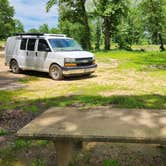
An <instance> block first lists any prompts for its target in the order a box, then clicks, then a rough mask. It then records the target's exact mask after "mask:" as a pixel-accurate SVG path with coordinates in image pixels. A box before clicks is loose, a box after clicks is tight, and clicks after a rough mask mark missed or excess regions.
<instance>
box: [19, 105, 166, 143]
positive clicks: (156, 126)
mask: <svg viewBox="0 0 166 166" xmlns="http://www.w3.org/2000/svg"><path fill="white" fill-rule="evenodd" d="M17 136H18V137H22V138H30V139H50V140H58V139H60V140H76V139H78V140H82V141H102V142H104V141H111V142H130V143H132V142H136V143H157V144H158V143H159V144H160V143H161V144H162V143H164V144H166V110H145V109H112V108H110V107H96V108H88V109H79V108H75V107H66V108H56V107H55V108H51V109H49V110H47V111H46V112H44V113H42V114H41V115H40V116H39V117H37V118H36V119H34V120H33V121H32V122H30V123H29V124H28V125H26V126H25V127H24V128H22V129H21V130H19V131H18V132H17Z"/></svg>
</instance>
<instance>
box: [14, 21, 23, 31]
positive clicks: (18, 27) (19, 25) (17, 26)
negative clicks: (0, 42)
mask: <svg viewBox="0 0 166 166" xmlns="http://www.w3.org/2000/svg"><path fill="white" fill-rule="evenodd" d="M14 24H15V27H14V33H21V32H24V26H23V24H22V23H21V21H19V20H18V19H15V20H14Z"/></svg>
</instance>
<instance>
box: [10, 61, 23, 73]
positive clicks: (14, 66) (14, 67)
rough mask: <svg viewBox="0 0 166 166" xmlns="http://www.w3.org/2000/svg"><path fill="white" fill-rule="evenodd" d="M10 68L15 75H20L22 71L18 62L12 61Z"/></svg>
mask: <svg viewBox="0 0 166 166" xmlns="http://www.w3.org/2000/svg"><path fill="white" fill-rule="evenodd" d="M10 68H11V70H12V72H13V73H15V74H19V73H20V71H21V70H20V68H19V66H18V63H17V61H16V60H12V61H11V62H10Z"/></svg>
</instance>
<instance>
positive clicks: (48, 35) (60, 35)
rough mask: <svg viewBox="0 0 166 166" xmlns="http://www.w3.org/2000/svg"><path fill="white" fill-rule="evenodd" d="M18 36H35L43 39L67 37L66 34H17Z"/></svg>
mask: <svg viewBox="0 0 166 166" xmlns="http://www.w3.org/2000/svg"><path fill="white" fill-rule="evenodd" d="M16 36H21V37H23V36H28V37H32V36H33V37H34V36H37V37H39V36H43V37H65V38H66V35H65V34H46V33H17V34H16Z"/></svg>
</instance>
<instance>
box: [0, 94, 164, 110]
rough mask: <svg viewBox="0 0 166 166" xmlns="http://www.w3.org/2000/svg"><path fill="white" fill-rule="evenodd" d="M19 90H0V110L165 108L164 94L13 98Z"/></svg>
mask: <svg viewBox="0 0 166 166" xmlns="http://www.w3.org/2000/svg"><path fill="white" fill-rule="evenodd" d="M19 93H20V92H18V93H14V92H6V91H1V92H0V110H9V109H21V110H25V111H32V112H38V111H42V110H45V109H47V108H50V107H54V106H58V107H65V106H76V107H82V106H100V105H110V106H112V107H114V108H138V109H143V108H145V109H166V96H165V95H157V94H147V95H119V96H110V97H103V96H93V95H73V96H58V97H53V98H40V99H36V100H26V99H22V100H18V99H15V97H16V96H17V95H19Z"/></svg>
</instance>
